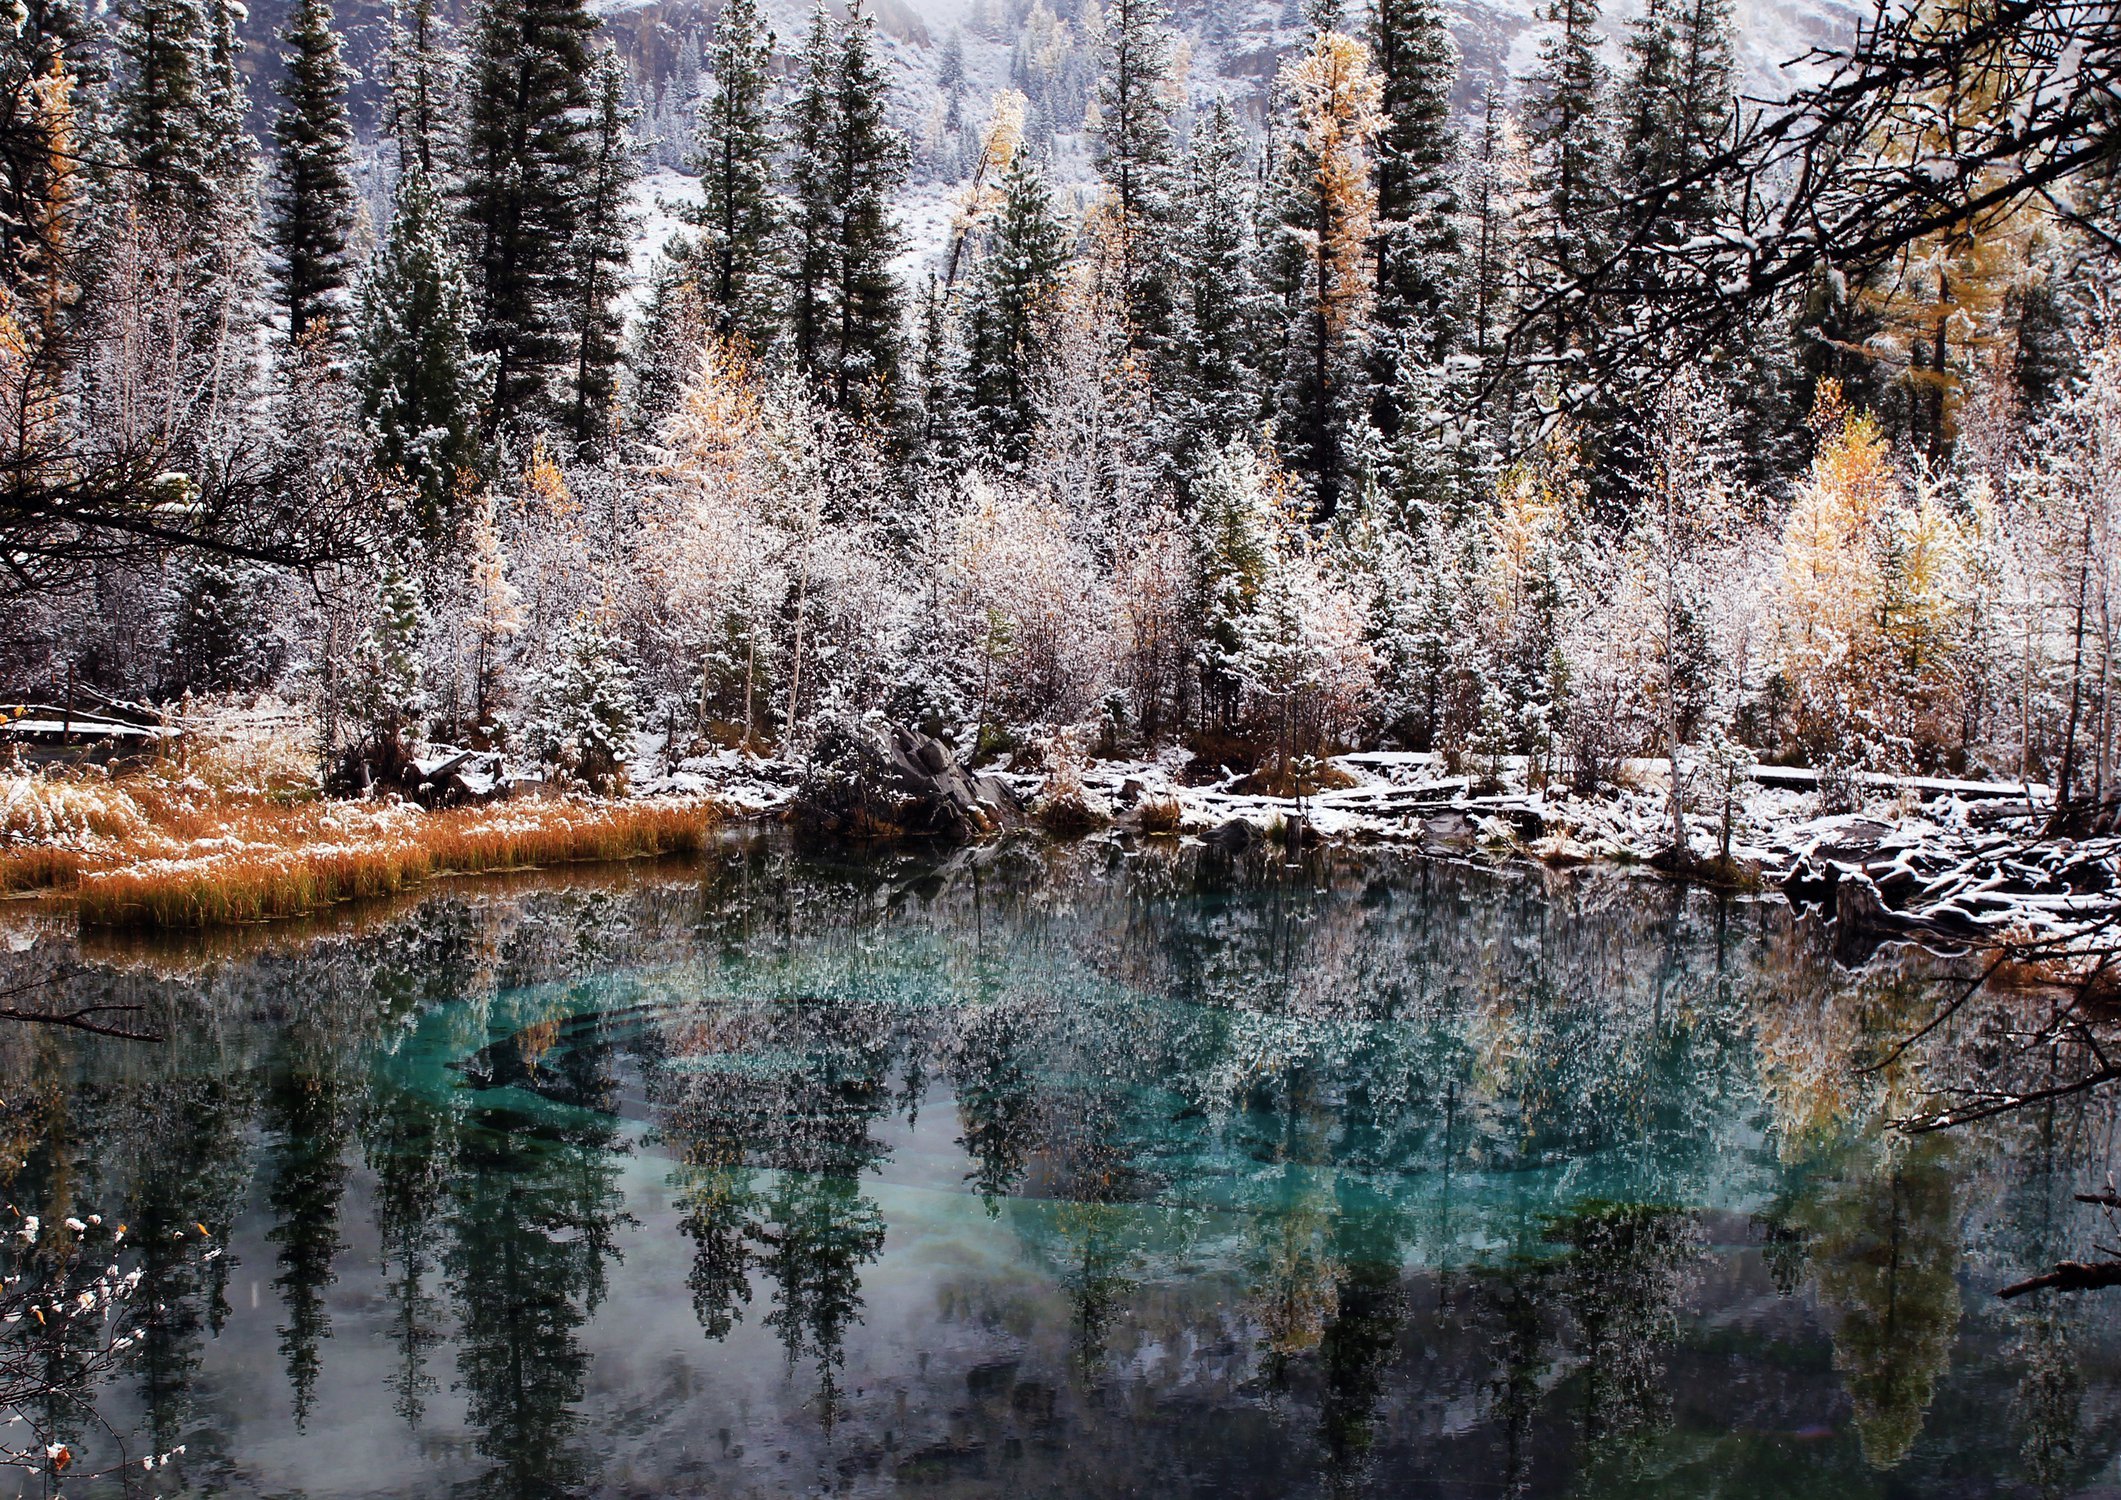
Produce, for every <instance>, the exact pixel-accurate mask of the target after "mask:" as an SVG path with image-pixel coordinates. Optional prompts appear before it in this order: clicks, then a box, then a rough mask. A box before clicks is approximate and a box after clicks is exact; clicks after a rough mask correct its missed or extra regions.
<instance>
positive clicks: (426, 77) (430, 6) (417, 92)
mask: <svg viewBox="0 0 2121 1500" xmlns="http://www.w3.org/2000/svg"><path fill="white" fill-rule="evenodd" d="M451 42H452V38H451V35H450V28H449V23H448V21H447V20H446V19H445V18H444V16H443V14H442V0H398V3H397V4H394V5H393V6H392V7H391V14H390V41H389V44H388V49H387V51H386V54H385V59H384V69H385V78H386V84H387V86H388V88H389V90H390V94H389V98H388V100H387V101H386V104H385V109H386V112H387V113H386V119H387V121H388V128H389V131H390V134H391V136H392V137H393V138H395V139H396V141H397V143H398V170H399V171H400V172H408V171H411V170H412V169H413V168H414V167H418V168H419V169H420V171H421V172H422V173H423V174H425V176H426V178H427V180H428V181H429V182H440V181H441V180H442V179H441V178H440V177H439V176H437V175H436V174H437V173H438V172H440V171H441V170H442V167H443V164H444V162H445V160H446V158H447V147H448V138H447V123H446V122H447V121H448V120H449V119H450V118H451V116H452V105H453V103H454V101H455V95H456V85H457V68H456V58H455V56H454V53H453V51H452V49H451Z"/></svg>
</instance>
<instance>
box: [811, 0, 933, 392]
mask: <svg viewBox="0 0 2121 1500" xmlns="http://www.w3.org/2000/svg"><path fill="white" fill-rule="evenodd" d="M875 25H876V23H875V21H874V19H873V18H872V17H870V16H869V14H868V13H867V12H866V11H865V10H863V8H862V6H861V4H860V0H856V3H855V4H854V6H853V7H852V9H851V10H850V11H849V13H848V17H847V21H846V24H845V25H844V26H840V27H834V26H833V24H832V20H831V17H830V16H829V15H828V14H827V12H826V10H825V8H824V6H823V5H822V4H821V5H819V7H818V9H817V12H816V16H815V19H814V21H813V23H812V27H811V34H810V38H809V40H808V41H807V42H806V43H805V45H804V49H803V59H804V76H803V80H802V84H801V87H800V89H799V90H798V92H797V95H796V99H795V103H794V107H793V109H792V110H791V112H790V127H791V132H790V133H791V134H792V135H793V137H794V148H795V154H794V161H793V163H792V165H791V169H790V188H791V196H792V198H793V199H794V218H793V223H792V224H791V226H790V235H791V238H792V240H793V242H794V249H793V253H792V254H791V255H790V257H789V264H788V266H787V274H788V275H789V276H790V278H791V281H792V286H791V288H790V311H791V316H790V336H791V342H792V345H793V353H794V355H795V357H796V361H797V363H798V364H799V365H800V366H801V367H802V368H803V369H805V370H807V371H808V372H810V374H811V375H812V376H813V377H814V378H815V380H816V381H817V384H818V387H819V389H820V390H821V391H822V393H823V394H824V396H825V398H826V399H827V400H829V401H830V402H831V403H832V404H833V406H835V407H836V408H838V409H839V410H840V411H842V412H846V413H848V414H850V415H855V416H878V417H887V416H888V415H889V414H890V412H891V410H892V407H893V405H894V403H895V402H896V400H897V392H896V390H895V389H894V387H895V384H896V381H897V377H898V366H899V297H898V284H897V281H896V279H895V278H894V277H893V276H892V274H891V258H892V257H893V256H894V255H895V254H897V253H898V248H899V241H898V232H897V230H896V228H895V227H894V226H893V224H892V222H891V194H892V193H893V192H894V191H895V190H896V189H897V187H898V186H899V184H900V183H901V182H903V181H904V180H905V176H906V159H907V154H908V148H907V143H906V138H905V136H904V134H903V133H901V132H900V131H899V130H898V129H896V128H895V127H893V126H892V125H891V124H890V123H889V122H888V121H887V120H886V119H885V118H884V105H885V98H886V93H887V91H888V84H887V82H886V79H885V77H884V73H883V69H882V67H881V66H880V64H879V63H878V61H877V56H876V47H875V36H874V33H875Z"/></svg>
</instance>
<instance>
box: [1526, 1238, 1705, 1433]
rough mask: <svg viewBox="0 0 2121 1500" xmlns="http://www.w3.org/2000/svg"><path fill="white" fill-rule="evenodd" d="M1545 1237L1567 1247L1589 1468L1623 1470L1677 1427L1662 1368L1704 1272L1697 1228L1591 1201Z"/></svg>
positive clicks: (1562, 1292) (1567, 1299) (1561, 1291)
mask: <svg viewBox="0 0 2121 1500" xmlns="http://www.w3.org/2000/svg"><path fill="white" fill-rule="evenodd" d="M1547 1238H1548V1240H1549V1241H1551V1242H1552V1243H1553V1244H1555V1245H1556V1246H1558V1247H1561V1248H1562V1249H1563V1250H1564V1251H1565V1254H1564V1257H1563V1259H1562V1263H1561V1269H1560V1273H1559V1275H1558V1278H1557V1282H1556V1290H1557V1293H1558V1297H1559V1300H1560V1303H1561V1305H1562V1306H1563V1307H1564V1308H1566V1309H1567V1312H1568V1316H1569V1320H1570V1322H1571V1324H1572V1325H1573V1328H1574V1337H1573V1339H1572V1341H1571V1346H1570V1348H1571V1353H1572V1355H1573V1356H1574V1358H1575V1360H1576V1361H1577V1367H1578V1368H1577V1379H1578V1380H1580V1381H1581V1383H1582V1387H1583V1395H1582V1404H1581V1418H1580V1422H1581V1429H1582V1433H1583V1443H1584V1452H1585V1459H1586V1463H1587V1466H1589V1467H1591V1468H1593V1469H1607V1468H1612V1469H1617V1470H1618V1471H1619V1472H1620V1473H1622V1474H1626V1473H1628V1472H1630V1471H1631V1469H1633V1468H1634V1467H1635V1465H1636V1464H1637V1462H1638V1460H1639V1459H1640V1456H1641V1455H1642V1453H1643V1452H1644V1451H1645V1450H1646V1449H1648V1448H1649V1447H1650V1446H1651V1445H1652V1444H1653V1443H1654V1442H1655V1441H1656V1440H1657V1439H1658V1438H1659V1437H1661V1436H1662V1435H1663V1434H1664V1433H1665V1431H1666V1430H1667V1429H1669V1428H1670V1426H1671V1421H1672V1410H1671V1405H1672V1401H1671V1391H1670V1385H1669V1383H1668V1382H1667V1380H1666V1379H1665V1364H1666V1361H1667V1359H1668V1358H1669V1356H1670V1352H1671V1350H1672V1347H1673V1345H1675V1344H1676V1343H1677V1342H1678V1339H1679V1306H1680V1302H1681V1300H1682V1299H1683V1298H1684V1297H1685V1295H1686V1292H1687V1290H1688V1288H1689V1286H1690V1285H1691V1283H1692V1281H1693V1279H1694V1277H1695V1275H1696V1274H1697V1273H1698V1267H1699V1262H1700V1258H1701V1254H1702V1244H1701V1237H1700V1229H1699V1225H1698V1224H1697V1223H1696V1221H1695V1220H1694V1218H1693V1216H1692V1215H1690V1214H1685V1213H1682V1212H1680V1211H1679V1210H1677V1209H1673V1208H1669V1207H1665V1206H1661V1205H1656V1204H1643V1203H1592V1204H1586V1205H1584V1206H1583V1207H1581V1208H1579V1209H1576V1210H1574V1211H1573V1212H1571V1213H1569V1214H1567V1215H1565V1216H1564V1217H1562V1218H1561V1219H1560V1220H1558V1221H1557V1222H1556V1223H1555V1224H1554V1225H1553V1226H1552V1227H1551V1228H1550V1229H1549V1230H1548V1231H1547Z"/></svg>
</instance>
